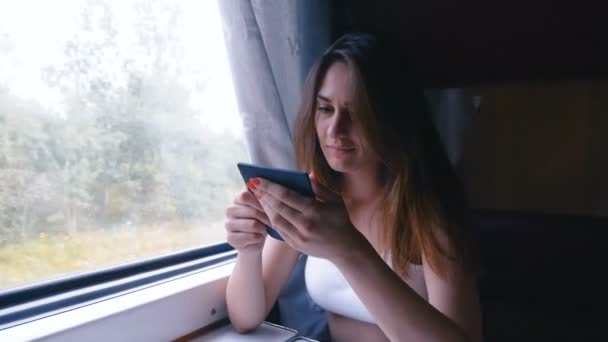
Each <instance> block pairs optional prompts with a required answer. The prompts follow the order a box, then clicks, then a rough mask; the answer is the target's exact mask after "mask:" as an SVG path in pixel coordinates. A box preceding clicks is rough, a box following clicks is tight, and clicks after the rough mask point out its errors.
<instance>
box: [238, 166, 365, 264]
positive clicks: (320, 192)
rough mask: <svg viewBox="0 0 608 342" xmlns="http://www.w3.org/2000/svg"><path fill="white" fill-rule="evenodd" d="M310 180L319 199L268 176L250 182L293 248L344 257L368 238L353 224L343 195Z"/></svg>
mask: <svg viewBox="0 0 608 342" xmlns="http://www.w3.org/2000/svg"><path fill="white" fill-rule="evenodd" d="M311 183H312V186H313V190H314V192H315V194H316V196H317V198H318V199H314V198H309V197H305V196H302V195H300V194H298V193H297V192H295V191H292V190H290V189H288V188H286V187H284V186H281V185H279V184H276V183H273V182H271V181H268V180H265V179H260V178H255V179H252V180H251V181H250V182H249V183H248V184H249V189H250V190H252V191H253V193H254V194H255V196H256V197H257V198H258V201H259V202H260V204H261V205H262V208H263V209H264V211H265V212H266V215H267V216H268V218H269V219H270V223H271V226H272V227H273V228H274V229H276V230H277V231H278V232H279V233H280V234H281V236H282V237H283V239H284V240H285V242H287V243H288V244H289V245H290V246H291V247H293V248H295V249H297V250H299V251H300V252H302V253H304V254H307V255H311V256H314V257H318V258H324V259H328V260H330V261H332V262H336V261H341V260H345V259H347V258H349V255H350V254H349V253H351V252H353V251H356V250H358V249H359V246H361V244H362V243H365V242H366V239H365V237H364V236H363V235H362V234H361V233H360V232H359V231H358V230H357V228H355V226H354V225H353V224H352V223H351V221H350V218H349V216H348V212H347V210H346V206H345V205H344V201H343V200H342V197H341V196H339V195H337V194H335V193H333V192H331V191H330V190H329V189H327V188H325V187H324V186H323V185H321V184H319V183H317V182H315V181H314V180H312V181H311Z"/></svg>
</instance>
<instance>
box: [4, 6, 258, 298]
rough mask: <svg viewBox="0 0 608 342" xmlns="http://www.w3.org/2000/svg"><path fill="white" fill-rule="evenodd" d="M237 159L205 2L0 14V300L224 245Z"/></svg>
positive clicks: (232, 118) (215, 21) (212, 13)
mask: <svg viewBox="0 0 608 342" xmlns="http://www.w3.org/2000/svg"><path fill="white" fill-rule="evenodd" d="M246 159H247V157H246V152H245V149H244V143H243V138H242V129H241V123H240V119H239V117H238V112H237V105H236V102H235V96H234V92H233V89H232V84H231V76H230V73H229V68H228V64H227V58H226V50H225V47H224V42H223V34H222V28H221V18H220V14H219V10H218V8H217V3H216V2H215V1H200V0H192V1H176V0H121V1H112V0H63V1H8V2H6V1H5V2H2V3H0V289H7V288H12V287H16V286H19V285H23V284H29V283H32V282H37V281H42V280H46V279H50V278H55V277H58V276H61V275H66V274H72V273H76V272H81V271H87V270H92V269H95V268H99V267H106V266H111V265H116V264H119V263H125V262H129V261H133V260H136V259H141V258H146V257H150V256H156V255H161V254H166V253H170V252H174V251H179V250H183V249H188V248H193V247H198V246H203V245H207V244H210V243H215V242H219V241H221V240H224V239H225V235H224V230H223V221H224V210H225V207H226V205H227V204H228V203H229V202H230V201H231V200H232V198H233V197H234V196H235V194H236V193H238V191H240V190H241V189H242V188H243V184H242V180H241V179H240V178H239V174H238V170H237V168H236V165H235V164H236V162H238V161H246Z"/></svg>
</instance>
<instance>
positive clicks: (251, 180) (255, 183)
mask: <svg viewBox="0 0 608 342" xmlns="http://www.w3.org/2000/svg"><path fill="white" fill-rule="evenodd" d="M249 181H250V182H251V184H253V188H254V189H255V187H257V186H258V185H260V183H261V181H260V180H259V179H258V178H251V179H250V180H249Z"/></svg>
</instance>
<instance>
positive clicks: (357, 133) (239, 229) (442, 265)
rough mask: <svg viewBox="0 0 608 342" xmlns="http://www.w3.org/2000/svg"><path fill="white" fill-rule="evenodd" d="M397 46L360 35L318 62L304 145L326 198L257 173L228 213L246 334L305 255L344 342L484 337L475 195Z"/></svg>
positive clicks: (301, 157)
mask: <svg viewBox="0 0 608 342" xmlns="http://www.w3.org/2000/svg"><path fill="white" fill-rule="evenodd" d="M396 51H397V49H395V46H394V44H391V43H389V42H387V41H383V40H381V39H378V38H377V37H374V36H372V35H369V34H347V35H345V36H343V37H341V38H340V39H338V40H337V41H336V42H335V43H334V44H333V45H331V46H330V47H329V48H328V50H327V51H326V52H325V53H324V54H323V56H321V58H320V60H319V61H318V62H317V63H316V64H315V66H314V67H313V69H312V71H311V72H310V75H309V77H308V79H307V81H306V87H305V92H304V94H303V99H302V105H301V108H300V111H299V113H298V117H297V123H296V130H295V141H294V143H295V148H296V158H297V161H298V165H299V167H300V169H302V170H307V171H309V172H311V179H312V184H313V188H314V190H315V193H316V195H317V198H316V199H309V198H305V197H302V196H299V195H298V194H296V193H294V192H292V191H290V190H289V189H287V188H284V187H282V186H280V185H278V184H274V183H272V182H270V181H267V180H264V179H253V180H251V181H250V182H249V183H248V188H249V191H247V190H245V191H243V192H242V193H241V194H240V195H239V196H238V197H237V198H236V200H235V201H234V204H233V205H232V206H230V207H229V208H228V209H227V213H226V215H227V221H226V230H227V234H228V242H229V243H230V244H231V245H232V246H234V247H235V248H236V249H237V250H238V251H239V254H238V258H237V262H236V266H235V268H234V271H233V274H232V276H231V277H230V279H229V281H228V286H227V291H226V292H227V293H226V297H227V304H228V312H229V316H230V320H231V321H232V323H233V325H234V326H235V328H236V329H237V330H238V331H240V332H247V331H249V330H252V329H254V328H256V327H257V326H258V325H259V324H260V322H261V321H262V320H263V319H264V318H265V317H266V315H267V314H268V312H269V311H270V309H271V308H272V306H273V304H274V302H275V301H276V299H277V296H278V294H279V292H280V290H281V288H282V287H283V285H284V284H285V282H286V281H287V279H288V277H289V275H290V273H291V271H292V269H293V267H294V265H295V263H296V260H297V257H298V255H299V253H304V254H307V255H309V258H308V261H307V265H306V272H305V276H306V277H305V278H306V285H307V288H308V291H309V293H310V295H311V297H312V298H313V300H315V302H316V303H317V304H319V305H320V306H321V307H323V308H324V309H326V311H327V318H328V322H329V327H330V332H331V336H332V340H334V341H382V340H390V341H417V342H422V341H480V340H481V323H480V306H479V299H478V293H477V287H476V276H475V275H476V274H475V268H474V267H472V266H473V265H474V263H473V258H471V255H472V253H470V249H469V248H468V245H469V244H468V237H467V236H468V235H467V230H466V229H467V220H466V210H465V209H466V206H465V204H464V196H463V194H462V192H461V190H460V188H459V186H458V182H457V180H456V177H455V175H454V173H453V171H452V168H451V165H450V163H449V161H448V159H447V157H446V154H445V152H444V150H443V148H442V146H441V143H440V141H439V138H438V135H437V133H436V131H435V129H434V127H433V124H432V122H431V120H430V117H429V115H428V113H427V111H426V107H425V103H424V100H423V96H422V94H421V91H420V89H419V88H417V87H416V84H415V82H414V77H413V75H412V74H411V73H410V72H408V70H407V69H406V68H405V67H404V65H405V60H404V59H403V58H402V56H400V55H399V54H398V53H397V52H396ZM265 225H269V226H272V227H274V228H275V229H276V230H277V231H278V232H279V233H280V234H281V235H282V236H283V238H284V239H285V242H282V241H279V240H275V239H272V238H266V232H265Z"/></svg>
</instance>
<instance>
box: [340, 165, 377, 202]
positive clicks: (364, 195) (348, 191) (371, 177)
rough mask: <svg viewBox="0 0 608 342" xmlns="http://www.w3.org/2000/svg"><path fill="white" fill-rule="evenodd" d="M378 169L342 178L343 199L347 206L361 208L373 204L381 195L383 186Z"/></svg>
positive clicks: (348, 174)
mask: <svg viewBox="0 0 608 342" xmlns="http://www.w3.org/2000/svg"><path fill="white" fill-rule="evenodd" d="M378 174H379V172H378V170H377V168H366V169H362V170H357V171H354V172H349V173H345V174H344V175H343V178H342V198H343V199H344V202H345V203H346V205H347V206H353V207H359V206H360V205H361V204H365V203H372V202H373V201H374V200H375V199H376V198H377V197H378V195H380V192H381V189H382V184H381V182H380V180H379V177H378Z"/></svg>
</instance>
